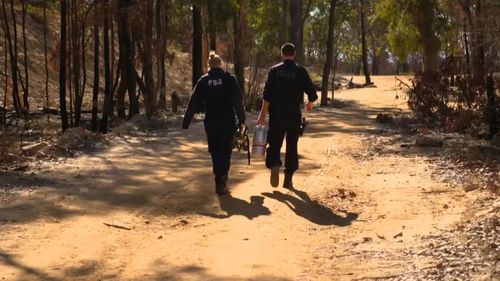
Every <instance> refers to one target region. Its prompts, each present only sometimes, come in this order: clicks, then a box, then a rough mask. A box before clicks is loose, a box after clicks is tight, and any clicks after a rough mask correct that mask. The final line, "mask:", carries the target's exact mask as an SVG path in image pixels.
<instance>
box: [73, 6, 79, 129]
mask: <svg viewBox="0 0 500 281" xmlns="http://www.w3.org/2000/svg"><path fill="white" fill-rule="evenodd" d="M77 13H78V10H77V6H76V1H72V2H71V15H72V17H71V20H72V22H71V56H72V61H73V63H72V66H73V68H72V73H73V94H74V99H73V108H74V111H75V116H74V118H75V123H74V124H75V127H78V126H79V125H80V115H81V108H80V107H79V104H78V102H79V101H80V24H79V22H78V14H77Z"/></svg>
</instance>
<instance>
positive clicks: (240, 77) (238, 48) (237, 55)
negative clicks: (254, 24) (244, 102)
mask: <svg viewBox="0 0 500 281" xmlns="http://www.w3.org/2000/svg"><path fill="white" fill-rule="evenodd" d="M244 2H246V1H245V0H238V10H237V11H236V14H235V15H234V18H233V27H234V28H233V29H234V74H235V76H236V80H237V81H238V84H239V86H240V88H241V91H242V93H243V96H245V62H244V55H243V53H244V52H243V46H244V40H245V39H244V38H245V34H244V30H245V23H244V22H243V21H244V20H245V19H244V15H245V13H244V9H245V6H244V4H245V3H244Z"/></svg>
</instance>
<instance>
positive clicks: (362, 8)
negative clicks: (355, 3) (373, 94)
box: [359, 0, 371, 85]
mask: <svg viewBox="0 0 500 281" xmlns="http://www.w3.org/2000/svg"><path fill="white" fill-rule="evenodd" d="M359 2H360V10H359V17H360V19H361V49H362V50H361V57H362V60H363V75H365V84H366V85H368V84H370V83H371V80H370V73H369V72H368V56H367V54H366V53H367V47H366V26H365V1H364V0H359Z"/></svg>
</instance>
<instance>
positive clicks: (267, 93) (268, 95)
mask: <svg viewBox="0 0 500 281" xmlns="http://www.w3.org/2000/svg"><path fill="white" fill-rule="evenodd" d="M272 72H273V70H272V69H270V70H269V73H268V74H267V81H266V85H265V86H264V93H263V99H264V100H265V101H267V102H271V99H272V92H273V85H274V75H273V74H272Z"/></svg>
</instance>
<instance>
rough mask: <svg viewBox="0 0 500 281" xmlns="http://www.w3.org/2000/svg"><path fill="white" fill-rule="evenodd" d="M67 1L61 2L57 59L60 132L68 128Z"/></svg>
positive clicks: (62, 0)
mask: <svg viewBox="0 0 500 281" xmlns="http://www.w3.org/2000/svg"><path fill="white" fill-rule="evenodd" d="M67 6H68V4H67V0H61V47H60V52H61V54H60V59H59V111H60V114H61V125H62V131H63V132H64V131H66V129H68V128H69V124H68V112H67V111H66V54H67V47H66V42H67V39H66V37H67V36H66V31H67V19H68V7H67Z"/></svg>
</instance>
